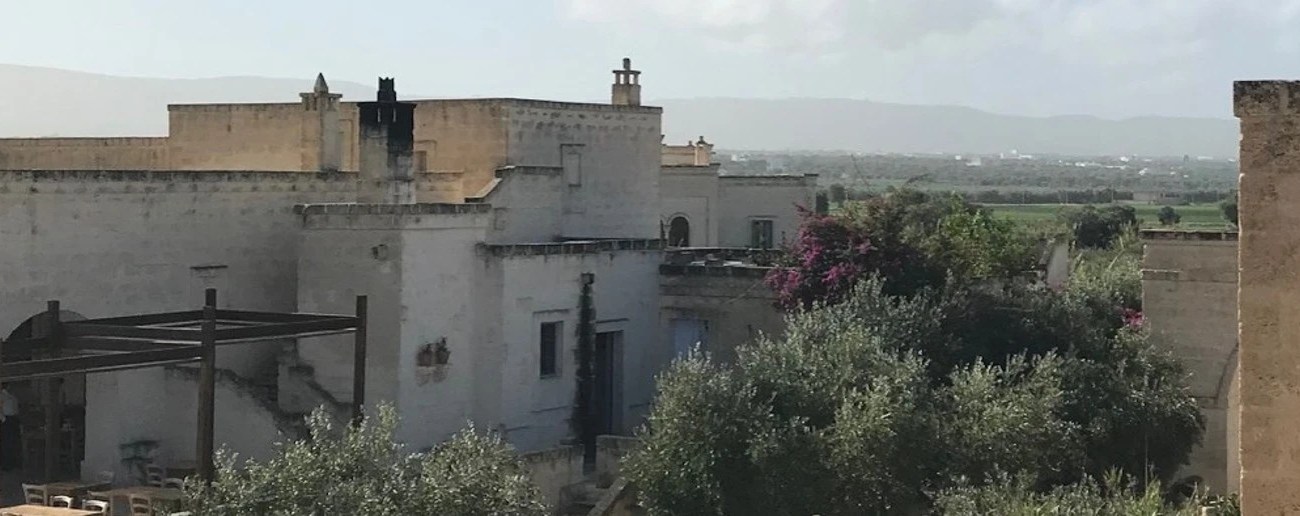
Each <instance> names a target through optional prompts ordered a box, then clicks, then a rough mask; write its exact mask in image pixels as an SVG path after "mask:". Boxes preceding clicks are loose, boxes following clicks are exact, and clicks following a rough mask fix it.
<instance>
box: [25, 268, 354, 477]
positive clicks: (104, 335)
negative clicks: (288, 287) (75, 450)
mask: <svg viewBox="0 0 1300 516" xmlns="http://www.w3.org/2000/svg"><path fill="white" fill-rule="evenodd" d="M203 304H204V306H203V309H202V310H187V311H180V312H162V313H153V314H144V315H130V316H124V317H106V318H101V319H86V320H81V321H60V320H59V302H58V301H50V302H49V303H48V304H47V306H46V318H45V323H46V333H45V335H44V336H42V337H37V338H29V339H22V340H13V341H8V342H5V348H6V349H12V348H17V349H18V350H23V349H26V350H30V351H37V350H44V351H45V353H44V355H45V357H44V358H41V359H37V360H27V361H20V362H10V363H3V362H2V361H0V382H9V381H14V380H33V379H44V380H45V382H44V384H45V385H44V386H45V389H44V390H43V391H44V392H43V395H42V401H43V404H44V406H45V442H46V444H45V457H44V459H45V475H46V476H47V477H49V476H52V475H54V471H55V463H56V459H57V457H58V451H59V447H60V446H59V439H58V437H59V434H58V432H59V424H60V420H61V419H62V415H63V414H62V412H63V407H62V403H59V401H58V398H59V391H58V389H59V383H58V381H57V380H58V378H59V377H61V376H65V375H68V374H80V373H102V372H108V371H120V370H125V369H142V368H146V367H158V366H165V365H173V364H183V363H190V362H199V392H198V398H199V399H198V410H199V412H198V420H197V423H198V425H197V426H198V429H197V434H198V435H197V437H196V457H195V458H196V459H197V462H198V471H197V473H198V475H199V477H200V478H202V479H203V481H204V482H211V481H212V476H213V472H214V464H213V432H214V419H215V405H216V357H217V348H218V347H220V346H227V345H232V344H248V343H253V342H262V341H268V340H279V339H301V338H307V337H319V336H325V335H336V334H345V333H352V334H353V336H354V355H353V357H354V358H353V384H352V389H353V394H352V414H351V415H352V422H353V423H354V424H355V423H358V422H360V420H361V418H362V412H361V410H362V408H361V407H362V404H363V403H364V401H365V387H366V319H367V314H366V296H357V298H356V313H355V315H331V314H307V313H281V312H252V311H244V310H222V309H218V308H217V291H216V289H211V288H210V289H207V290H206V291H205V292H204V303H203ZM47 480H55V479H53V478H49V479H47Z"/></svg>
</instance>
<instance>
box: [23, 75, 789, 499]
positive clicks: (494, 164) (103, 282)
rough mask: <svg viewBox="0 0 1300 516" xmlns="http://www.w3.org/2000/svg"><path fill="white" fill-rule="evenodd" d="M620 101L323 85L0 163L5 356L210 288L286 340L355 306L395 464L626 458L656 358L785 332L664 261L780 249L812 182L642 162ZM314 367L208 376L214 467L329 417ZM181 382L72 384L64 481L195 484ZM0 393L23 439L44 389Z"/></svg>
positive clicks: (337, 377)
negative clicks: (590, 449) (142, 476)
mask: <svg viewBox="0 0 1300 516" xmlns="http://www.w3.org/2000/svg"><path fill="white" fill-rule="evenodd" d="M614 75H615V83H614V85H613V87H612V102H611V103H609V104H591V103H573V102H557V101H543V100H527V99H516V98H495V99H467V100H415V101H399V100H398V98H397V93H396V89H395V87H394V82H393V81H392V79H381V80H380V87H379V91H378V94H377V98H376V100H375V101H373V102H345V101H342V99H340V97H339V95H337V94H333V93H330V91H329V87H328V85H327V84H326V82H325V80H324V78H323V77H318V78H317V81H316V84H315V86H314V88H313V90H312V91H311V92H307V93H303V94H301V95H300V100H299V101H298V102H286V103H272V104H202V105H172V106H169V108H168V111H169V116H170V128H169V133H168V136H165V137H157V138H31V139H24V138H16V139H0V242H3V245H0V264H3V265H0V272H2V273H3V279H2V280H0V284H2V285H3V287H2V288H0V337H4V338H6V339H17V338H25V337H28V336H31V334H32V332H33V331H34V330H33V329H34V328H37V327H39V324H35V319H33V316H34V315H35V314H38V313H40V312H41V311H42V310H43V308H44V306H45V301H46V300H50V299H58V300H60V301H61V303H62V307H63V308H64V309H65V310H66V312H65V313H64V316H63V317H65V318H67V319H77V318H84V317H90V318H98V317H109V316H117V315H130V314H137V313H148V312H160V311H169V310H177V309H187V308H193V307H196V306H199V305H200V304H201V302H202V299H203V291H204V289H206V288H216V289H217V290H218V291H219V293H220V296H219V303H220V306H221V307H222V308H237V309H247V310H262V311H279V312H295V311H296V312H328V313H351V311H352V308H353V306H352V303H353V298H354V296H355V295H359V294H365V295H367V296H369V301H370V310H369V325H368V335H369V343H370V344H369V352H368V363H367V375H366V392H367V396H366V400H367V401H368V402H375V401H381V400H382V401H386V402H389V403H392V404H394V405H395V406H396V408H397V409H398V411H399V413H400V415H401V417H402V423H401V426H400V428H399V429H398V438H399V439H400V440H401V441H403V442H404V443H406V444H408V445H409V446H410V447H412V448H413V449H422V448H427V447H430V446H432V445H434V444H436V443H438V442H440V441H442V440H444V439H446V438H447V437H448V436H450V435H451V434H452V433H454V432H456V431H457V430H459V429H460V428H462V427H464V425H465V424H466V422H467V421H473V422H474V423H475V425H476V426H477V427H479V428H490V429H494V430H497V431H499V432H501V434H502V435H504V436H505V438H506V439H507V440H508V441H510V442H511V443H512V444H514V445H515V446H516V447H517V448H518V449H519V450H521V451H523V452H546V453H551V455H555V453H556V452H554V450H556V449H560V450H572V449H574V447H573V446H572V445H573V444H574V443H577V444H585V445H588V446H590V445H592V444H593V443H592V442H591V441H592V440H593V439H594V436H596V435H599V434H616V435H627V434H629V433H630V432H631V430H632V429H633V428H634V427H635V426H637V425H639V424H640V422H641V421H642V420H643V419H644V417H645V416H646V414H647V412H648V410H649V408H650V402H651V399H652V396H653V392H654V385H653V378H654V375H655V374H656V373H657V372H659V371H661V370H662V369H663V368H664V367H665V366H666V365H667V364H668V363H669V362H670V361H671V359H672V358H673V357H674V356H676V355H678V354H680V353H682V352H684V351H685V350H686V349H688V348H689V347H690V345H693V344H694V343H695V342H703V343H704V345H705V346H706V347H709V346H713V345H715V343H716V345H718V346H719V349H724V350H725V349H731V348H734V346H735V345H737V344H738V343H739V341H742V340H745V339H747V338H749V337H751V336H753V335H756V334H757V332H759V331H779V329H780V320H779V317H778V315H777V313H776V312H775V311H774V309H773V308H772V307H771V303H770V301H771V299H770V294H769V293H768V292H767V290H766V289H765V288H763V287H762V285H757V284H758V283H759V282H761V279H762V278H761V277H762V274H763V272H764V269H763V268H762V267H759V266H755V265H754V264H752V263H748V262H744V261H743V260H739V261H732V262H726V263H725V264H722V265H719V264H717V263H716V261H715V260H703V261H701V260H697V259H696V258H695V256H697V255H698V256H704V255H708V250H692V249H686V250H672V251H665V247H688V246H689V247H757V248H768V247H774V246H776V245H778V244H779V243H780V242H781V240H783V239H787V238H792V237H793V235H794V232H795V231H796V228H797V225H798V219H797V214H796V210H795V205H797V204H802V205H810V204H811V202H812V196H813V188H814V181H812V180H811V177H810V176H800V177H752V176H750V177H727V176H721V177H720V176H719V175H718V174H717V168H718V167H717V165H716V164H712V163H710V161H711V149H712V145H710V144H708V143H706V142H704V141H703V139H701V140H700V141H699V142H695V143H692V144H691V145H690V146H688V147H685V148H681V147H670V146H663V145H662V144H661V140H662V136H661V135H662V130H661V118H662V109H661V108H658V107H650V106H642V105H641V103H640V88H641V86H640V80H639V77H640V72H639V71H636V70H633V69H632V68H631V63H630V61H628V60H624V63H623V66H622V67H621V68H620V69H618V70H615V71H614ZM687 149H689V152H690V154H691V156H690V159H689V161H687V160H686V152H687ZM665 238H666V240H667V244H668V245H667V246H666V245H665ZM728 252H729V253H730V254H731V255H743V254H744V253H741V252H739V251H736V250H734V249H733V250H730V251H728ZM756 285H757V287H756ZM329 339H331V338H325V341H324V342H319V343H312V345H304V346H301V347H300V346H298V345H296V343H294V342H285V343H283V345H280V346H263V347H258V348H239V347H233V348H221V349H220V350H219V351H218V367H219V368H220V374H219V375H218V384H217V415H216V440H217V444H218V446H223V445H224V446H225V447H227V448H229V449H231V450H233V451H236V452H239V453H240V454H241V455H242V456H244V457H253V458H258V457H264V456H266V455H267V454H268V453H270V452H271V451H272V445H273V443H274V442H276V441H277V440H281V439H282V438H281V437H280V436H281V435H296V434H297V433H298V432H300V431H301V417H302V416H303V415H304V414H305V413H306V412H308V411H310V410H312V409H313V408H315V407H317V406H321V405H324V406H326V407H327V408H331V409H333V410H336V411H338V412H340V413H341V412H342V411H343V410H344V408H345V407H347V406H348V403H349V402H350V400H351V396H352V376H351V364H352V355H351V353H352V351H351V342H350V340H349V339H348V338H347V337H337V338H333V339H336V340H329ZM724 354H725V352H724ZM3 358H4V360H5V361H12V360H22V359H24V358H23V357H16V356H4V357H3ZM580 374H581V375H584V376H583V377H582V378H583V381H579V380H580ZM196 379H197V374H196V372H195V371H194V370H193V369H192V368H188V367H185V366H173V367H166V368H155V369H145V370H134V371H117V372H108V373H95V374H89V375H80V376H74V377H69V378H66V379H65V380H64V381H63V394H62V400H61V403H60V406H61V408H62V412H63V415H62V417H63V421H64V426H65V427H66V428H69V429H71V430H70V432H71V433H72V434H73V435H74V436H75V437H74V439H72V442H74V443H76V444H75V446H74V447H75V449H74V450H72V453H70V454H68V456H67V457H66V458H65V462H64V463H63V464H62V466H63V467H64V468H66V469H67V470H68V471H69V472H80V474H81V475H83V476H86V477H93V476H94V475H95V474H96V473H98V472H100V471H115V472H116V473H117V476H118V478H119V479H125V478H130V477H131V476H132V475H134V474H136V471H135V469H134V468H135V467H136V465H138V464H139V462H140V461H144V460H148V461H154V462H158V463H183V462H188V461H193V460H194V458H195V457H194V450H195V447H194V435H195V426H196V425H195V417H196V411H195V410H194V408H193V406H194V403H195V391H196ZM12 390H13V391H14V392H15V394H16V395H17V396H18V397H19V398H20V401H21V403H22V407H23V410H24V413H26V414H32V417H24V418H23V420H24V425H36V426H33V427H32V428H27V429H25V435H28V436H40V435H43V431H42V430H41V429H40V427H39V425H41V424H42V421H43V420H44V418H43V417H41V416H40V415H38V414H39V413H40V412H42V408H41V404H40V402H39V400H40V398H39V395H38V392H37V389H34V388H31V386H27V385H24V384H21V383H20V384H18V385H14V386H13V389H12ZM580 400H581V401H580ZM27 441H29V440H28V439H25V443H24V445H25V449H26V451H25V452H24V453H25V455H26V456H28V457H32V456H39V455H40V451H39V448H40V446H42V445H41V444H40V443H38V442H34V441H32V442H27ZM548 450H550V451H548ZM578 450H579V451H577V452H574V453H576V454H577V455H576V458H574V457H575V456H574V455H573V454H572V453H569V452H567V451H566V452H564V453H561V454H560V455H562V461H569V462H570V463H572V461H574V460H576V461H577V462H578V463H579V466H580V463H581V460H582V453H581V450H580V448H579V449H578ZM566 454H567V455H566ZM566 474H567V473H566ZM576 474H578V475H580V474H581V468H580V467H579V468H578V471H577V473H576ZM557 482H559V484H562V483H563V482H560V481H557ZM543 483H545V481H544V482H543Z"/></svg>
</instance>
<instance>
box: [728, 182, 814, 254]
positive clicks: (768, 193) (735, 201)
mask: <svg viewBox="0 0 1300 516" xmlns="http://www.w3.org/2000/svg"><path fill="white" fill-rule="evenodd" d="M816 187H817V176H815V175H807V176H721V177H720V178H719V183H718V203H719V207H720V210H719V211H720V214H719V220H718V245H721V246H724V247H748V246H750V245H751V241H750V222H751V221H753V220H757V219H768V220H772V221H773V229H772V233H773V238H774V242H775V244H776V245H778V246H779V245H780V244H781V242H782V241H789V240H791V239H794V238H795V237H796V236H797V235H798V234H799V223H800V222H801V219H800V218H799V212H798V209H797V208H796V206H803V207H805V208H808V209H812V208H813V195H814V193H815V189H816Z"/></svg>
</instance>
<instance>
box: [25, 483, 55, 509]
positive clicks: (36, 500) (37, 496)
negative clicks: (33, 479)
mask: <svg viewBox="0 0 1300 516" xmlns="http://www.w3.org/2000/svg"><path fill="white" fill-rule="evenodd" d="M46 493H47V491H46V490H45V486H44V485H41V484H23V500H25V501H26V502H27V503H30V504H35V505H45V504H47V503H49V500H48V498H47V497H46Z"/></svg>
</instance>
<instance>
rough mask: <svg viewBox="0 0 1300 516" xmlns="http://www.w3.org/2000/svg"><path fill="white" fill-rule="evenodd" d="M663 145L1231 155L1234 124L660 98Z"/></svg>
mask: <svg viewBox="0 0 1300 516" xmlns="http://www.w3.org/2000/svg"><path fill="white" fill-rule="evenodd" d="M657 104H659V105H662V106H663V107H664V110H665V111H664V112H665V114H664V130H665V132H666V133H667V134H668V138H667V139H668V141H669V142H677V141H682V142H684V141H686V139H687V138H696V137H698V136H699V135H705V136H706V137H707V139H708V140H709V141H712V142H714V143H716V144H718V145H720V146H723V147H726V148H729V149H747V150H850V151H857V152H901V153H998V152H1009V151H1011V150H1018V151H1019V152H1021V153H1028V154H1066V155H1082V156H1104V155H1143V156H1183V155H1191V156H1213V157H1235V156H1236V155H1237V123H1236V121H1235V120H1221V119H1209V118H1167V117H1143V118H1130V119H1125V120H1107V119H1102V118H1097V117H1092V116H1056V117H1044V118H1037V117H1026V116H1010V115H999V114H994V113H988V112H984V111H979V110H975V109H971V108H966V107H957V106H916V105H904V104H886V103H880V102H872V101H867V100H848V99H773V100H759V99H737V98H709V99H705V98H700V99H671V100H662V101H659V102H657Z"/></svg>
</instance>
